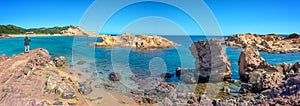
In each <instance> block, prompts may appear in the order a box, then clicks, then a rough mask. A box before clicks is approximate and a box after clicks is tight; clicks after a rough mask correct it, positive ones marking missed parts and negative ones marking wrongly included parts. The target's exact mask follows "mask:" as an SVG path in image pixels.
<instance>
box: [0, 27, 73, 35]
mask: <svg viewBox="0 0 300 106" xmlns="http://www.w3.org/2000/svg"><path fill="white" fill-rule="evenodd" d="M69 28H72V29H76V28H77V27H76V26H72V25H70V26H64V27H51V28H29V29H25V28H22V27H19V26H15V25H0V33H3V34H26V33H35V34H51V35H53V34H64V33H63V31H65V30H68V29H69Z"/></svg>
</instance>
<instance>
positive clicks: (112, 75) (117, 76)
mask: <svg viewBox="0 0 300 106" xmlns="http://www.w3.org/2000/svg"><path fill="white" fill-rule="evenodd" d="M109 79H110V80H111V81H120V80H121V75H120V74H119V73H115V72H112V73H110V74H109Z"/></svg>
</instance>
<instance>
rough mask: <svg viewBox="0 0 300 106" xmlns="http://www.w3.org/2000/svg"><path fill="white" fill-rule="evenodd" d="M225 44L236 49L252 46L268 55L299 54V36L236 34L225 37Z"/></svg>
mask: <svg viewBox="0 0 300 106" xmlns="http://www.w3.org/2000/svg"><path fill="white" fill-rule="evenodd" d="M225 44H226V45H227V46H230V47H238V48H245V47H247V46H254V47H256V48H257V49H258V50H259V51H263V52H268V53H290V52H300V35H298V34H290V35H288V36H286V37H283V36H279V35H276V34H268V35H258V34H250V33H247V34H236V35H233V36H229V37H227V38H226V39H225Z"/></svg>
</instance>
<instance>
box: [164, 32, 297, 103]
mask: <svg viewBox="0 0 300 106" xmlns="http://www.w3.org/2000/svg"><path fill="white" fill-rule="evenodd" d="M287 38H288V37H287ZM289 39H291V38H289ZM220 42H221V41H218V40H208V41H198V42H194V43H193V44H192V46H191V47H190V50H191V52H192V54H193V55H194V57H195V58H196V62H195V66H196V67H195V69H186V68H177V69H176V73H174V74H171V73H167V74H164V75H168V76H171V75H175V74H176V76H177V77H178V78H179V79H180V80H181V81H182V82H185V83H187V84H196V89H195V92H194V93H195V95H198V96H197V98H198V99H197V100H198V101H193V102H187V104H186V105H192V106H194V105H199V104H201V103H202V102H205V103H207V104H206V105H214V106H223V105H225V106H227V105H250V106H252V105H300V100H299V99H298V98H299V97H300V88H299V86H300V83H299V81H300V80H299V79H298V78H299V77H300V74H299V71H300V62H297V63H295V64H287V63H281V64H277V65H272V64H269V63H268V62H267V61H265V60H264V59H263V58H262V57H260V54H259V51H258V50H259V49H257V47H256V46H252V45H245V46H246V47H245V50H244V51H242V53H241V55H240V57H239V61H238V65H239V75H240V79H239V80H232V79H230V77H228V76H230V75H231V71H230V69H228V67H230V63H228V59H227V58H226V54H225V53H223V51H224V50H223V47H222V46H221V44H220ZM212 51H213V52H212ZM213 60H217V61H216V62H214V61H213ZM203 62H204V63H203ZM213 64H215V65H216V66H219V67H220V68H216V69H221V70H222V71H220V72H222V73H220V72H218V70H213V69H212V68H211V67H212V66H213ZM203 69H206V71H207V73H208V74H207V76H209V75H210V77H211V76H214V74H210V73H214V72H218V73H220V74H221V75H219V76H214V77H213V78H209V77H203V73H201V71H199V70H203ZM164 78H168V77H164ZM215 79H218V81H217V82H216V81H215ZM211 80H212V81H211ZM211 83H212V84H213V85H217V86H219V87H220V89H218V90H217V91H216V92H218V93H217V94H216V95H215V96H214V97H208V95H209V94H206V93H205V92H207V91H205V89H206V87H208V84H211ZM201 97H206V98H207V97H208V98H207V99H205V100H203V101H201V99H200V98H201Z"/></svg>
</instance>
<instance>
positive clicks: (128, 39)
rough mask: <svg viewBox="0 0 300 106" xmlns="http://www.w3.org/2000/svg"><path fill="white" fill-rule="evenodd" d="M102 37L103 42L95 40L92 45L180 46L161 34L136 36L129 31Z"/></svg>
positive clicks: (139, 47) (146, 48)
mask: <svg viewBox="0 0 300 106" xmlns="http://www.w3.org/2000/svg"><path fill="white" fill-rule="evenodd" d="M100 39H101V40H102V41H101V42H95V43H93V44H90V45H91V46H97V47H105V48H113V47H126V48H132V49H137V50H156V49H164V48H172V47H175V46H179V45H178V44H176V43H174V42H172V41H170V40H168V39H166V38H163V37H160V36H147V35H140V36H136V35H134V34H129V33H125V34H123V35H121V36H101V37H100Z"/></svg>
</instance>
